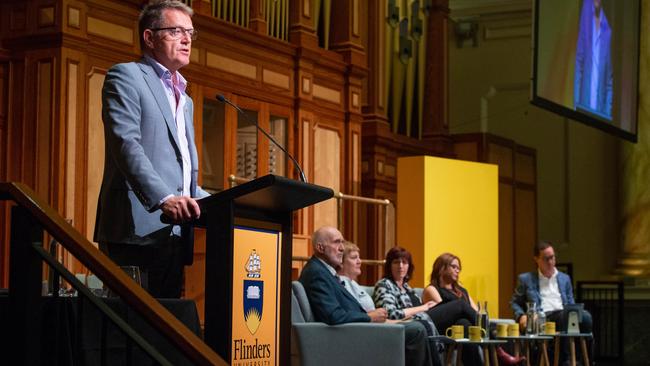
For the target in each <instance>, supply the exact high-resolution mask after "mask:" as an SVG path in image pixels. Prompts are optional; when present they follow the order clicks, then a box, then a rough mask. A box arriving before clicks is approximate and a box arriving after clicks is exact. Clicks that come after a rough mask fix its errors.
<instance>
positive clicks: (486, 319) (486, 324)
mask: <svg viewBox="0 0 650 366" xmlns="http://www.w3.org/2000/svg"><path fill="white" fill-rule="evenodd" d="M482 328H484V329H485V338H484V339H486V340H487V339H490V313H488V305H487V300H486V301H485V302H484V303H483V326H482Z"/></svg>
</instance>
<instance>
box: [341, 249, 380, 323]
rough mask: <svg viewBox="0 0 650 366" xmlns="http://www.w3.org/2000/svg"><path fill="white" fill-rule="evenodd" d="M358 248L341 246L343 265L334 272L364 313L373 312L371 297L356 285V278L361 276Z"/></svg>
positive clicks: (373, 306) (373, 305)
mask: <svg viewBox="0 0 650 366" xmlns="http://www.w3.org/2000/svg"><path fill="white" fill-rule="evenodd" d="M359 251H360V250H359V247H358V246H357V245H356V244H354V243H350V242H346V243H345V244H343V263H341V266H340V267H339V268H338V270H337V271H336V272H337V273H338V275H339V278H341V283H343V286H345V289H346V290H348V292H349V293H350V294H351V295H352V296H354V298H355V299H357V301H359V304H361V307H362V308H363V310H365V311H371V310H375V303H374V302H373V301H372V297H370V295H368V293H367V292H366V291H364V290H363V289H362V288H361V286H359V284H358V283H357V278H358V277H359V275H360V274H361V256H360V255H359Z"/></svg>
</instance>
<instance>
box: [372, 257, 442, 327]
mask: <svg viewBox="0 0 650 366" xmlns="http://www.w3.org/2000/svg"><path fill="white" fill-rule="evenodd" d="M414 269H415V268H414V266H413V260H412V258H411V253H409V252H408V251H407V250H406V249H404V248H401V247H394V248H392V249H391V250H389V251H388V253H387V254H386V262H385V263H384V278H382V279H381V280H379V282H377V284H376V285H375V291H374V294H373V298H374V300H375V305H376V306H377V308H382V307H383V308H384V309H386V312H387V313H388V319H410V318H413V319H415V320H418V321H420V322H422V323H423V324H424V326H425V327H426V328H427V330H428V332H429V334H430V335H435V334H438V332H437V331H436V327H435V325H434V324H433V321H432V320H431V318H430V317H429V315H428V314H427V310H429V309H431V308H432V307H433V306H434V305H435V303H434V302H433V301H429V302H426V303H424V304H422V302H421V301H420V299H419V298H418V296H417V295H416V294H415V291H413V289H412V288H411V286H409V285H408V280H409V279H410V278H411V276H412V275H413V270H414Z"/></svg>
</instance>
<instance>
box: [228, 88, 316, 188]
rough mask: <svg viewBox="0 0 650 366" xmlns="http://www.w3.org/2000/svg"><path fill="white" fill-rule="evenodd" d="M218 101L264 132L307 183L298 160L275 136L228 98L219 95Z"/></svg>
mask: <svg viewBox="0 0 650 366" xmlns="http://www.w3.org/2000/svg"><path fill="white" fill-rule="evenodd" d="M217 100H218V101H220V102H222V103H226V104H228V105H230V106H231V107H233V108H235V109H236V110H237V112H239V114H240V115H241V116H242V117H243V118H244V120H246V122H249V123H253V124H254V125H255V127H256V128H257V129H258V130H259V131H260V132H262V134H264V136H266V137H267V138H268V139H269V140H271V142H273V143H274V144H275V146H277V147H278V148H280V150H282V152H283V153H284V154H285V155H286V156H288V157H289V159H291V162H292V163H293V166H294V167H295V168H296V170H298V173H299V174H300V180H301V181H302V182H303V183H307V177H306V176H305V172H303V171H302V168H301V167H300V164H298V162H297V161H296V159H294V158H293V156H291V154H289V152H288V151H287V150H285V149H284V147H282V145H280V144H279V143H278V142H277V141H275V139H274V138H273V136H271V135H269V134H268V133H267V132H266V131H264V129H263V128H262V127H260V125H259V124H258V123H257V120H253V119H251V118H249V117H248V116H247V115H246V113H244V111H243V110H242V109H241V108H239V106H237V105H236V104H235V103H233V102H231V101H230V100H228V98H226V97H224V96H223V95H222V94H217Z"/></svg>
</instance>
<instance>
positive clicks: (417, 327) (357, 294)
mask: <svg viewBox="0 0 650 366" xmlns="http://www.w3.org/2000/svg"><path fill="white" fill-rule="evenodd" d="M337 274H338V276H339V278H340V279H341V282H342V283H343V286H345V288H346V290H348V292H349V293H350V294H351V295H352V297H354V298H355V299H357V301H358V302H359V304H361V307H362V308H363V309H364V310H365V311H374V310H375V304H374V302H373V300H372V298H371V297H370V295H368V293H367V292H366V291H364V290H363V289H362V288H361V286H359V284H358V283H357V278H358V277H359V275H360V274H361V258H360V256H359V247H358V246H357V245H356V244H353V243H350V242H346V243H345V244H344V246H343V261H342V263H341V265H340V266H339V268H338V269H337ZM382 310H383V309H382ZM398 322H400V323H401V324H402V325H403V326H404V337H405V339H406V356H407V357H406V364H407V365H423V366H431V365H432V364H433V365H440V364H441V363H440V359H439V358H438V357H436V356H435V355H434V354H431V353H430V351H429V350H428V346H427V344H428V342H424V343H422V342H421V340H422V339H425V340H426V336H427V335H429V327H428V326H425V325H424V324H422V323H420V322H401V320H395V319H387V320H386V323H398Z"/></svg>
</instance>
